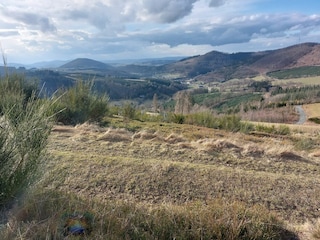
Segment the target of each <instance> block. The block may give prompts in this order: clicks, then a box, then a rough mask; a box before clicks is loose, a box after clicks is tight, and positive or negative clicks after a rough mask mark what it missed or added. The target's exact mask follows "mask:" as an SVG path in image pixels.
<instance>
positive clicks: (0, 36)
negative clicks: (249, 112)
mask: <svg viewBox="0 0 320 240" xmlns="http://www.w3.org/2000/svg"><path fill="white" fill-rule="evenodd" d="M306 1H308V0H306ZM268 2H270V5H267V6H270V11H268V9H267V8H266V7H264V8H261V9H260V8H259V6H260V4H262V3H264V6H266V5H265V4H266V3H268ZM281 2H282V4H281ZM274 3H275V1H273V0H243V1H241V2H239V1H237V0H160V1H154V0H137V1H131V0H122V1H118V0H117V1H116V0H96V1H85V0H63V1H62V0H56V1H54V2H51V1H38V0H37V1H35V0H16V1H11V0H10V1H9V0H4V1H2V3H1V4H0V17H1V18H0V41H1V44H2V46H3V48H4V49H5V51H6V54H7V56H8V58H9V61H10V58H12V59H13V60H15V59H17V60H16V61H28V62H34V61H40V60H53V59H73V58H75V57H92V58H94V59H98V60H107V59H116V58H139V57H141V58H145V57H164V56H176V55H181V56H188V55H196V54H203V53H206V52H208V51H211V50H213V49H215V50H223V51H249V50H255V51H256V50H260V49H261V50H264V49H268V48H278V47H283V46H285V45H291V44H294V43H298V42H299V41H304V42H305V41H318V39H319V35H320V31H319V30H320V15H319V14H317V13H314V12H312V9H316V6H313V7H312V8H311V7H310V8H309V9H306V8H302V7H301V8H297V9H296V10H295V11H293V10H290V11H287V10H286V9H287V7H286V6H287V2H285V1H283V0H279V1H277V4H278V5H277V7H278V9H280V11H277V12H275V11H273V9H274V8H273V7H274V6H272V4H274ZM306 4H307V3H304V6H305V5H306ZM315 4H316V5H317V4H318V5H319V7H320V3H314V2H313V5H315ZM310 6H311V5H310Z"/></svg>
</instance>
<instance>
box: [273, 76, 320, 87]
mask: <svg viewBox="0 0 320 240" xmlns="http://www.w3.org/2000/svg"><path fill="white" fill-rule="evenodd" d="M273 84H274V85H280V86H285V85H298V86H307V85H319V84H320V77H319V76H316V77H302V78H292V79H281V80H275V81H273Z"/></svg>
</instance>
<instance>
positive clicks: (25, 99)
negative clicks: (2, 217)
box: [0, 76, 52, 208]
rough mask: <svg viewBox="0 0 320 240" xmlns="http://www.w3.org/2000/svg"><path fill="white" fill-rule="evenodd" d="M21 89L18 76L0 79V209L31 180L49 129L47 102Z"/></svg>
mask: <svg viewBox="0 0 320 240" xmlns="http://www.w3.org/2000/svg"><path fill="white" fill-rule="evenodd" d="M24 86H26V85H25V82H24V79H23V78H20V77H16V76H13V77H10V76H6V77H5V78H4V79H1V80H0V109H1V117H0V208H1V207H3V206H4V205H5V204H6V203H7V202H9V200H11V199H12V198H14V197H15V196H17V195H18V194H19V193H20V191H21V190H23V189H24V187H26V186H28V185H29V184H30V183H31V182H32V180H34V178H35V176H36V172H37V169H38V167H39V164H40V163H41V160H42V157H43V155H42V153H43V150H44V148H45V146H46V144H47V139H48V136H49V134H50V131H51V126H52V124H51V118H50V117H49V113H50V112H51V111H52V104H51V102H50V101H46V100H42V99H38V98H37V95H36V90H35V91H32V93H30V92H29V94H27V93H26V91H25V88H24Z"/></svg>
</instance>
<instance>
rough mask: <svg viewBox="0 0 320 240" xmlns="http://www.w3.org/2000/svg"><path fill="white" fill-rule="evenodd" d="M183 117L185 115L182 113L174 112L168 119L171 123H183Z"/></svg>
mask: <svg viewBox="0 0 320 240" xmlns="http://www.w3.org/2000/svg"><path fill="white" fill-rule="evenodd" d="M185 119H186V117H185V116H184V115H183V114H178V113H177V114H176V113H174V114H172V115H171V116H170V121H171V122H173V123H178V124H183V123H185Z"/></svg>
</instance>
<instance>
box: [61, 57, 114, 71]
mask: <svg viewBox="0 0 320 240" xmlns="http://www.w3.org/2000/svg"><path fill="white" fill-rule="evenodd" d="M59 68H60V69H77V70H80V69H97V70H107V69H113V67H111V66H110V65H108V64H105V63H103V62H99V61H96V60H92V59H89V58H77V59H74V60H72V61H70V62H68V63H66V64H63V65H62V66H60V67H59Z"/></svg>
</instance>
